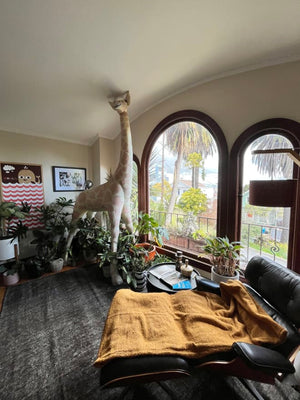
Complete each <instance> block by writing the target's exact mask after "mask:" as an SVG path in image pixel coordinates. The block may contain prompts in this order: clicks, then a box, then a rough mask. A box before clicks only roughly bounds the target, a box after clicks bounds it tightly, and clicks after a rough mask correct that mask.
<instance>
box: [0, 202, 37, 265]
mask: <svg viewBox="0 0 300 400" xmlns="http://www.w3.org/2000/svg"><path fill="white" fill-rule="evenodd" d="M29 209H30V207H29V206H28V205H27V204H26V203H22V207H20V206H18V205H17V204H16V203H14V202H11V201H9V202H8V201H3V202H1V203H0V260H9V259H11V258H14V257H15V247H14V246H15V245H17V246H18V236H21V235H23V234H25V232H26V231H27V227H25V226H24V225H23V224H22V222H21V221H20V220H22V219H24V218H25V217H26V216H27V215H28V213H29ZM13 219H15V221H16V224H15V226H14V225H12V226H11V221H12V220H13Z"/></svg>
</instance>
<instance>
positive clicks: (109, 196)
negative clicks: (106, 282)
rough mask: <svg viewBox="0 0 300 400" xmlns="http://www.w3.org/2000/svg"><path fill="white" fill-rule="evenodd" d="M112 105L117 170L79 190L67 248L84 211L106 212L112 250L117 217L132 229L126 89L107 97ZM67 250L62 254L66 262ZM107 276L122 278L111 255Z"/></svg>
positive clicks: (114, 281) (116, 282)
mask: <svg viewBox="0 0 300 400" xmlns="http://www.w3.org/2000/svg"><path fill="white" fill-rule="evenodd" d="M109 104H110V105H111V107H112V108H113V109H114V110H115V111H117V113H118V114H119V115H120V124H121V151H120V159H119V164H118V166H117V169H116V171H115V173H114V174H112V175H111V176H110V178H109V180H108V181H107V182H106V183H104V184H102V185H99V186H95V187H92V188H91V189H89V190H85V191H84V192H81V193H80V194H79V196H78V197H77V200H76V202H75V206H74V210H73V214H72V223H71V226H72V227H73V228H72V229H71V230H70V233H69V236H68V239H67V250H68V249H69V247H70V245H71V242H72V239H73V237H74V235H75V233H76V231H77V230H76V221H78V219H79V218H80V217H81V216H83V215H84V214H85V213H86V212H87V211H92V212H97V211H107V212H108V216H109V220H110V230H111V251H112V252H113V253H116V252H117V249H118V238H119V226H120V220H121V217H122V220H123V221H124V223H125V225H126V228H127V229H128V231H129V232H130V233H132V232H133V225H132V221H131V211H130V195H131V186H132V157H133V154H132V139H131V131H130V123H129V117H128V113H127V108H128V106H129V104H130V94H129V91H127V92H125V93H124V94H122V95H121V96H117V97H115V98H112V99H109ZM66 259H67V252H66V254H65V261H66ZM110 276H111V281H112V284H113V285H120V284H122V283H123V280H122V278H121V276H120V274H119V272H118V266H117V258H116V257H113V260H112V261H111V264H110Z"/></svg>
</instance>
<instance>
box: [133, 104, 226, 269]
mask: <svg viewBox="0 0 300 400" xmlns="http://www.w3.org/2000/svg"><path fill="white" fill-rule="evenodd" d="M183 121H192V122H196V123H198V124H200V125H202V126H204V127H205V128H206V129H207V130H208V131H209V132H210V133H211V134H212V136H213V138H214V140H215V141H216V144H217V147H218V151H219V165H218V172H219V179H218V206H217V235H219V236H224V235H226V234H227V186H228V185H227V180H228V177H227V170H228V146H227V142H226V139H225V136H224V133H223V131H222V129H221V128H220V126H219V125H218V124H217V122H216V121H214V120H213V119H212V118H211V117H209V116H208V115H206V114H204V113H202V112H200V111H196V110H182V111H178V112H175V113H173V114H171V115H169V116H167V117H166V118H164V119H163V120H162V121H161V122H160V123H159V124H158V125H157V126H156V127H155V128H154V129H153V131H152V132H151V134H150V136H149V138H148V140H147V142H146V144H145V147H144V151H143V154H142V160H141V194H140V197H139V200H140V201H139V207H140V211H144V212H149V177H148V166H149V160H150V154H151V151H152V148H153V146H154V144H155V142H156V140H157V139H158V137H159V136H160V135H161V134H162V132H163V131H165V130H166V129H167V128H169V127H170V126H171V125H174V124H176V123H179V122H183ZM167 249H168V251H172V250H173V249H172V248H171V247H168V248H167ZM185 255H186V256H187V257H189V259H191V260H193V261H192V263H193V265H194V266H196V264H198V266H199V259H198V260H197V257H195V255H194V254H192V253H189V252H186V253H185ZM204 260H205V265H203V266H202V268H204V269H205V270H208V269H209V268H208V267H207V260H206V259H205V258H204Z"/></svg>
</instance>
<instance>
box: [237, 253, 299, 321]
mask: <svg viewBox="0 0 300 400" xmlns="http://www.w3.org/2000/svg"><path fill="white" fill-rule="evenodd" d="M245 277H246V279H247V280H248V282H249V284H250V285H251V286H252V287H253V288H254V289H255V290H256V291H257V292H259V293H260V295H261V296H262V297H264V298H265V299H266V300H267V301H268V302H269V303H270V304H271V305H272V306H273V307H275V308H276V309H277V310H278V311H279V312H280V313H282V314H283V315H285V316H286V317H287V318H288V319H289V320H290V321H291V322H292V323H293V324H294V325H296V327H298V328H299V327H300V275H298V274H296V273H295V272H293V271H291V270H289V269H287V268H285V267H283V266H281V265H280V264H278V263H276V262H274V261H272V260H270V259H268V258H266V257H260V256H254V257H252V258H251V260H250V261H249V262H248V265H247V267H246V270H245Z"/></svg>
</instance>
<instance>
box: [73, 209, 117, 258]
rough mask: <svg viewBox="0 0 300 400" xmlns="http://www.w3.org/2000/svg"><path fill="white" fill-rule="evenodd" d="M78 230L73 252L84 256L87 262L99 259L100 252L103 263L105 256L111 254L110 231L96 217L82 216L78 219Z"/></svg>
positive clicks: (78, 255) (75, 254)
mask: <svg viewBox="0 0 300 400" xmlns="http://www.w3.org/2000/svg"><path fill="white" fill-rule="evenodd" d="M77 228H78V232H77V234H76V235H75V237H74V239H73V243H72V254H73V255H74V256H77V257H83V258H84V260H85V261H87V262H93V261H97V259H98V257H99V255H100V254H102V255H104V254H105V257H102V264H103V262H104V259H105V258H108V256H109V253H110V252H109V249H110V240H111V235H110V232H109V231H108V230H107V229H105V228H103V227H102V226H101V225H100V224H99V222H98V221H97V219H95V218H90V217H88V216H87V217H86V218H80V219H79V220H78V221H77Z"/></svg>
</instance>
